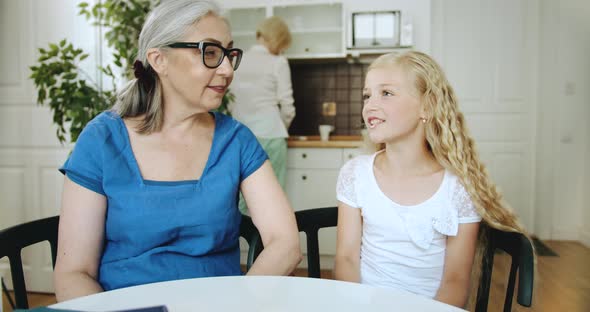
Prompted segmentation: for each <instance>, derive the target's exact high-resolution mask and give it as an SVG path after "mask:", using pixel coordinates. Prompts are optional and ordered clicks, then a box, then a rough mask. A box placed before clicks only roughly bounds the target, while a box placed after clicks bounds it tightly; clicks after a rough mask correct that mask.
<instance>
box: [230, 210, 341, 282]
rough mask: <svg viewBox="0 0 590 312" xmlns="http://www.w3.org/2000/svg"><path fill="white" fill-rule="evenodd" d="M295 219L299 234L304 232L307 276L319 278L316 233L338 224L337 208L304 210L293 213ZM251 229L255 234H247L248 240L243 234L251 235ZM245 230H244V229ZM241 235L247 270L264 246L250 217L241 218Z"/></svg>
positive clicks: (318, 254) (318, 248) (318, 249)
mask: <svg viewBox="0 0 590 312" xmlns="http://www.w3.org/2000/svg"><path fill="white" fill-rule="evenodd" d="M295 218H296V220H297V227H298V229H299V232H304V233H305V236H306V240H307V275H308V276H309V277H315V278H320V277H321V276H320V246H319V239H318V233H319V231H320V229H322V228H327V227H334V226H336V225H337V224H338V208H337V207H326V208H315V209H306V210H300V211H296V212H295ZM249 227H252V228H253V229H254V230H255V231H256V232H255V233H254V234H248V236H251V237H253V239H252V240H251V241H252V243H251V242H250V240H248V237H246V236H245V235H244V233H252V230H251V229H250V230H248V229H247V228H249ZM245 228H246V229H245ZM241 232H242V234H240V235H241V236H243V237H244V238H246V240H248V244H249V250H248V261H247V267H248V269H249V268H250V266H251V265H252V263H253V262H254V260H255V259H256V257H258V255H259V254H260V252H261V251H262V249H264V246H263V244H262V239H261V238H260V234H259V233H258V231H257V230H256V227H254V225H253V224H252V220H251V219H250V217H247V216H244V217H243V218H242V229H241Z"/></svg>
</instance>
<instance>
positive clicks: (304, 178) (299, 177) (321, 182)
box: [286, 169, 339, 211]
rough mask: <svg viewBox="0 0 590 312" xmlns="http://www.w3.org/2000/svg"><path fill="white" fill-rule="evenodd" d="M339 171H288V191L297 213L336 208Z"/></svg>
mask: <svg viewBox="0 0 590 312" xmlns="http://www.w3.org/2000/svg"><path fill="white" fill-rule="evenodd" d="M338 172H339V171H338V169H288V170H287V183H286V189H287V190H286V191H287V196H288V197H289V201H290V202H291V205H293V209H295V211H298V210H305V209H312V208H321V207H329V206H336V179H337V178H338Z"/></svg>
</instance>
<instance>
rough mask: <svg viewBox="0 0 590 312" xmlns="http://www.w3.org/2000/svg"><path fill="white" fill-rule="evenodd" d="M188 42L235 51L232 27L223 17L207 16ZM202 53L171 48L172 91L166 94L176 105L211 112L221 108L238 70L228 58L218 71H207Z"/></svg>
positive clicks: (185, 40) (169, 79)
mask: <svg viewBox="0 0 590 312" xmlns="http://www.w3.org/2000/svg"><path fill="white" fill-rule="evenodd" d="M182 41H184V42H200V41H206V42H214V43H218V44H221V45H222V46H223V47H224V48H232V47H233V41H232V38H231V34H230V30H229V26H228V25H227V23H226V22H225V21H224V20H223V19H222V18H220V17H218V16H215V15H207V16H205V17H203V18H202V19H201V20H199V22H198V23H196V24H195V25H194V26H193V27H192V30H191V31H190V32H189V34H188V35H187V36H186V37H185V38H183V40H182ZM201 53H202V52H201V51H200V50H199V49H194V48H186V49H184V48H182V49H170V50H169V51H168V53H167V71H166V79H167V80H168V82H169V84H168V85H169V86H170V88H168V89H169V90H164V92H165V93H166V92H168V94H164V95H165V96H167V98H169V99H171V100H172V102H175V103H176V102H180V103H185V104H186V105H187V106H189V107H191V108H194V107H198V108H199V110H203V111H210V110H212V109H216V108H218V107H219V105H221V100H222V98H223V95H224V94H225V91H226V90H227V88H228V86H229V84H230V83H231V81H232V79H233V76H234V70H233V67H232V66H231V64H230V62H229V60H228V59H227V57H224V58H223V62H222V63H221V65H219V67H217V68H207V67H206V66H205V65H204V64H203V61H202V57H201Z"/></svg>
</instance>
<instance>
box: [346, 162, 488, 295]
mask: <svg viewBox="0 0 590 312" xmlns="http://www.w3.org/2000/svg"><path fill="white" fill-rule="evenodd" d="M378 153H379V152H377V153H375V154H373V155H361V156H358V157H356V158H354V159H352V160H350V161H348V162H347V163H346V164H345V165H344V166H343V167H342V169H341V170H340V175H339V177H338V183H337V187H336V193H337V198H338V200H339V201H341V202H342V203H344V204H346V205H348V206H350V207H353V208H358V209H361V215H362V218H363V230H362V240H361V252H360V254H361V259H360V275H361V283H363V284H369V285H375V286H384V287H392V288H396V289H403V290H406V291H410V292H412V293H415V294H420V295H424V296H427V297H430V298H434V297H435V295H436V292H437V291H438V288H439V286H440V282H441V279H442V275H443V268H444V262H445V249H446V242H447V236H456V235H457V231H458V226H459V223H470V222H479V221H481V217H480V216H479V214H478V213H477V212H476V211H475V207H474V206H473V203H472V202H471V199H470V198H469V195H468V193H467V191H466V190H465V188H464V187H463V185H462V184H461V183H460V182H459V180H458V178H457V176H455V175H453V174H452V173H450V172H448V171H445V173H444V178H443V181H442V183H441V185H440V187H439V188H438V190H437V191H436V193H435V194H434V195H432V197H430V198H429V199H428V200H426V201H424V202H422V203H421V204H418V205H414V206H403V205H400V204H397V203H395V202H394V201H392V200H391V199H390V198H389V197H387V196H386V195H385V194H384V193H383V192H382V191H381V189H380V188H379V185H378V184H377V180H376V179H375V175H374V173H373V163H374V161H375V156H376V155H377V154H378Z"/></svg>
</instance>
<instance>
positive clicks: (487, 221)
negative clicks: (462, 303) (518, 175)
mask: <svg viewBox="0 0 590 312" xmlns="http://www.w3.org/2000/svg"><path fill="white" fill-rule="evenodd" d="M392 66H396V67H397V68H400V69H401V70H402V71H404V72H405V73H406V74H408V76H409V77H410V78H411V79H412V78H413V79H414V87H415V88H416V90H417V92H418V94H419V95H420V97H421V101H422V104H423V105H424V111H425V113H426V119H427V122H426V123H425V124H424V127H425V133H426V142H427V144H428V148H429V150H430V151H431V152H432V154H433V156H434V157H435V159H436V160H437V161H438V163H439V164H440V165H441V166H443V167H444V168H445V169H446V170H449V171H450V172H452V173H453V174H455V175H456V176H457V177H458V178H459V180H460V181H461V183H462V185H463V186H464V187H465V189H466V190H467V192H468V193H469V196H470V198H471V201H472V202H473V204H474V206H475V208H476V210H477V212H478V213H479V215H480V216H481V217H482V219H483V222H482V223H481V226H480V230H479V236H478V243H477V249H476V254H475V259H474V262H473V270H472V272H473V273H472V287H471V296H470V297H471V300H470V303H473V300H474V299H475V298H474V295H475V293H477V292H476V290H477V286H478V282H479V278H480V276H481V264H482V259H483V255H484V254H485V248H486V245H487V242H486V237H487V235H486V233H487V230H488V228H489V227H491V228H496V229H499V230H502V231H508V232H518V233H523V234H525V235H527V234H526V231H525V229H524V227H523V226H522V225H521V223H520V222H519V220H518V218H517V216H516V215H515V213H514V212H513V210H512V209H511V208H510V207H509V206H508V204H507V203H506V202H505V201H504V200H503V198H502V195H501V194H500V192H499V191H498V190H497V188H496V185H495V184H494V183H493V182H492V181H491V179H490V177H489V175H488V172H487V170H486V167H485V165H484V164H483V163H482V161H481V160H480V159H479V155H478V153H477V150H476V147H475V141H474V140H473V138H472V137H471V136H470V135H469V131H468V129H467V126H466V124H465V118H464V117H463V113H461V111H460V110H459V105H458V101H457V97H456V95H455V92H454V91H453V88H452V87H451V85H450V83H449V81H448V80H447V78H446V76H445V74H444V71H443V70H442V68H441V67H440V66H439V65H438V64H437V63H436V61H435V60H434V59H432V58H431V57H430V56H428V55H427V54H424V53H421V52H416V51H410V52H406V53H404V54H401V55H397V54H394V53H389V54H385V55H382V56H380V57H378V58H377V59H376V60H375V61H373V63H372V64H371V65H370V66H369V70H371V69H373V68H383V67H392ZM379 148H380V149H382V148H384V146H380V147H379Z"/></svg>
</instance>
